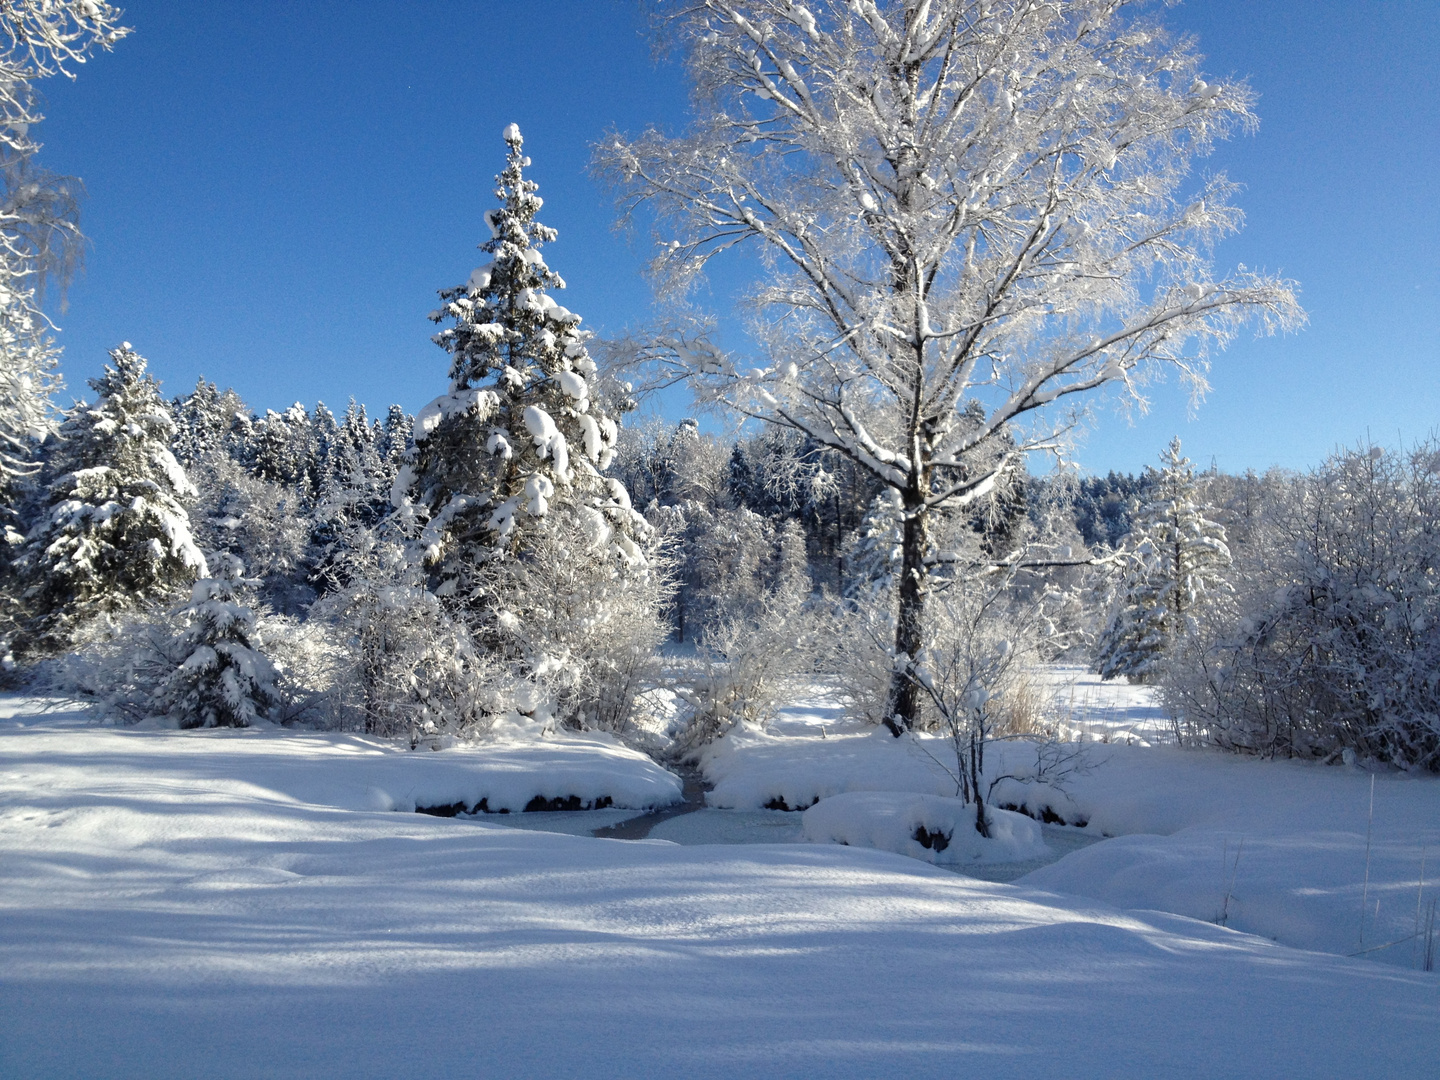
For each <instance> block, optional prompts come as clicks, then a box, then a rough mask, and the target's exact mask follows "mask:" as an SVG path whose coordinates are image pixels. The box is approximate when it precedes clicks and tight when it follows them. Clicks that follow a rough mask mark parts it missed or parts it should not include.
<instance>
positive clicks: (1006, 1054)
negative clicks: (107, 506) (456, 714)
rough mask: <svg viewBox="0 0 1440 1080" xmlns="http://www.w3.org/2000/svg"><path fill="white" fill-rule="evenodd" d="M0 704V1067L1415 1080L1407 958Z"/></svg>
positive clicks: (1419, 1033)
mask: <svg viewBox="0 0 1440 1080" xmlns="http://www.w3.org/2000/svg"><path fill="white" fill-rule="evenodd" d="M8 704H9V706H10V709H11V712H10V714H9V715H8V717H6V718H3V719H0V912H3V914H0V1075H3V1076H5V1077H10V1076H15V1077H47V1076H57V1077H58V1076H66V1077H69V1076H105V1077H128V1076H134V1077H146V1078H152V1077H157V1078H158V1077H171V1076H173V1077H194V1076H218V1077H229V1076H267V1077H274V1076H281V1077H284V1076H295V1077H312V1076H345V1077H369V1076H377V1077H379V1076H383V1077H429V1076H435V1077H441V1076H462V1075H463V1076H485V1077H505V1076H546V1077H551V1076H553V1077H566V1076H577V1077H586V1078H596V1077H610V1076H663V1077H679V1076H684V1077H704V1076H715V1077H722V1076H727V1077H728V1076H805V1077H814V1076H827V1077H828V1076H945V1077H953V1076H959V1075H967V1074H971V1073H983V1074H985V1075H989V1076H1024V1077H1027V1078H1029V1077H1034V1076H1037V1075H1040V1076H1046V1075H1052V1074H1056V1073H1063V1074H1064V1075H1066V1076H1073V1077H1087V1076H1116V1075H1128V1076H1155V1075H1227V1076H1257V1077H1258V1076H1265V1077H1271V1076H1278V1075H1291V1076H1419V1075H1426V1074H1428V1072H1429V1071H1430V1070H1432V1069H1433V1067H1434V1064H1435V1061H1436V1055H1437V1053H1440V982H1437V979H1436V977H1435V976H1434V975H1426V974H1421V973H1415V972H1410V971H1405V970H1400V969H1397V968H1394V967H1387V966H1383V965H1379V964H1374V963H1368V962H1365V961H1362V960H1347V959H1343V958H1340V957H1336V956H1330V955H1322V954H1318V953H1310V952H1301V951H1297V950H1291V949H1287V948H1283V947H1279V946H1276V945H1273V944H1271V943H1269V942H1267V941H1264V940H1262V939H1258V938H1254V937H1247V936H1244V935H1241V934H1238V933H1235V932H1233V931H1229V930H1225V929H1222V928H1220V927H1217V926H1214V925H1211V924H1207V923H1204V922H1196V921H1190V920H1186V919H1183V918H1178V917H1175V916H1172V915H1165V914H1160V913H1154V912H1150V913H1146V912H1123V911H1119V910H1117V909H1115V908H1112V907H1109V906H1107V905H1105V904H1103V903H1098V902H1095V901H1090V900H1082V899H1078V898H1073V897H1064V896H1059V895H1056V894H1053V893H1046V892H1042V891H1038V890H1035V889H1026V888H1014V887H1010V886H1005V885H993V884H988V883H984V882H979V881H976V880H973V879H969V878H965V877H961V876H958V875H955V874H952V873H948V872H945V871H942V870H938V869H934V868H932V867H929V866H927V865H925V864H923V863H920V862H918V861H915V860H912V859H906V858H903V857H901V856H898V855H891V854H886V853H882V852H874V851H866V850H860V849H856V848H853V847H840V846H835V845H812V844H789V845H751V846H709V847H680V846H677V845H675V844H671V843H667V842H664V841H657V840H649V841H640V842H625V841H609V840H595V839H590V838H581V837H572V836H562V835H557V834H551V833H540V832H531V831H526V830H520V829H512V828H502V827H499V826H496V825H492V824H489V823H487V821H486V820H485V819H459V820H457V819H445V818H434V817H429V816H425V815H421V814H414V813H399V812H394V811H384V810H378V809H367V808H366V807H367V806H369V805H371V803H370V802H369V801H367V800H372V799H373V798H374V796H373V794H372V793H370V790H369V789H370V788H372V787H375V786H376V779H375V775H376V772H377V770H378V769H382V768H393V769H395V770H400V769H403V768H406V767H414V768H422V769H430V768H434V767H437V766H438V764H439V763H443V762H444V761H445V759H446V758H447V756H448V755H450V754H451V753H452V752H450V751H445V752H442V753H439V754H430V753H429V752H428V751H421V752H419V753H420V754H421V755H424V756H422V757H421V758H419V759H418V763H417V764H415V765H412V766H404V765H395V766H381V765H378V764H377V762H376V761H375V760H372V759H373V758H375V757H376V756H377V753H376V752H375V750H374V748H373V747H369V748H366V747H362V746H360V745H359V743H358V742H357V741H356V740H354V739H352V738H350V737H343V736H323V735H297V734H293V733H280V732H210V733H205V732H199V733H195V732H189V733H180V732H170V733H160V732H134V731H117V730H113V729H106V728H94V727H87V726H84V725H83V723H80V722H77V721H76V720H75V719H74V718H69V717H65V716H63V715H62V716H49V717H44V716H40V717H37V716H34V715H30V714H26V713H25V712H23V711H22V710H20V709H18V708H17V703H16V702H15V700H14V699H10V700H9V702H8ZM22 725H23V726H22ZM393 756H395V757H397V758H399V759H400V760H401V761H405V760H409V761H411V762H417V758H416V756H415V755H411V754H405V753H403V752H400V751H395V752H394V755H393ZM456 760H463V755H456ZM430 761H433V762H435V763H436V765H431V764H427V762H430ZM397 775H398V773H397ZM1103 846H1104V845H1097V847H1103ZM1092 850H1093V849H1092ZM1082 854H1083V853H1082ZM1057 865H1061V864H1057Z"/></svg>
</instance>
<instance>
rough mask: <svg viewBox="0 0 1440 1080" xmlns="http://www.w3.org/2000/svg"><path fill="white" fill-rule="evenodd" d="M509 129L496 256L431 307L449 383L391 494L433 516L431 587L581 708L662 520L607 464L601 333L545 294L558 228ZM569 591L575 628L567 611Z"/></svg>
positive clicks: (611, 424)
mask: <svg viewBox="0 0 1440 1080" xmlns="http://www.w3.org/2000/svg"><path fill="white" fill-rule="evenodd" d="M504 139H505V144H506V146H507V148H508V157H507V160H506V165H505V170H504V171H503V172H502V173H501V174H500V175H499V177H497V189H496V195H497V196H498V197H499V199H500V200H501V206H500V207H499V208H498V209H495V210H491V211H489V212H488V213H487V214H486V217H485V220H486V222H487V224H489V226H490V230H491V238H490V239H489V240H488V241H486V242H485V243H484V244H482V245H481V250H482V251H484V252H486V253H487V254H489V255H490V256H491V261H489V262H488V263H486V264H485V265H484V266H481V267H480V268H479V269H477V270H475V271H474V273H472V274H471V275H470V278H469V280H468V281H467V282H466V283H465V284H464V285H461V286H458V287H456V288H452V289H446V290H443V291H442V292H441V294H440V296H441V299H442V300H443V301H444V306H443V307H442V308H441V309H440V310H439V311H437V312H435V313H434V315H433V316H432V318H433V319H434V320H435V321H436V322H438V323H450V324H451V325H449V326H447V327H446V328H445V329H443V330H441V331H440V332H439V333H438V334H437V335H436V336H435V341H436V342H437V343H438V344H440V345H441V346H442V347H443V348H445V350H446V351H447V352H449V353H450V354H451V356H452V363H451V367H450V392H449V393H448V394H445V395H444V396H442V397H439V398H437V399H436V400H435V401H433V402H431V403H430V404H429V405H427V406H426V407H425V408H424V409H422V410H421V411H420V413H419V414H418V415H417V416H416V418H415V428H414V434H415V445H414V448H413V449H412V451H411V452H410V455H409V460H408V461H407V463H406V465H405V466H404V467H403V468H402V469H401V472H400V475H399V476H398V477H397V479H396V483H395V487H394V492H393V501H394V502H395V504H396V506H397V507H399V508H400V509H401V510H402V512H404V513H411V512H413V513H415V514H416V515H417V516H418V518H419V519H420V525H421V528H420V532H419V546H420V549H421V557H422V559H423V563H424V565H425V567H426V570H427V574H428V579H429V584H430V587H431V588H432V590H433V591H434V593H435V594H436V595H437V596H439V597H441V598H442V599H443V600H444V601H445V603H446V605H447V606H448V607H449V608H450V609H451V610H452V611H454V612H456V613H457V614H458V615H460V617H462V618H463V620H464V621H465V622H466V624H467V625H468V626H469V628H470V630H471V632H472V633H473V634H474V635H475V637H476V639H477V640H478V641H479V642H480V643H482V645H483V646H484V647H485V648H488V649H490V650H491V651H492V652H495V653H497V654H498V655H501V656H504V657H506V658H508V659H509V660H511V661H512V662H514V663H515V664H517V665H518V666H519V667H520V668H521V669H523V670H525V671H527V672H529V673H530V674H532V675H536V676H537V677H539V676H542V675H543V676H544V677H545V678H547V679H549V680H550V681H551V683H552V684H553V685H554V686H557V687H568V688H569V689H568V690H566V691H565V692H564V693H563V694H562V696H565V697H566V698H567V700H568V701H569V704H568V705H559V707H560V709H561V711H562V712H564V713H567V714H568V718H569V719H577V718H578V717H579V715H580V713H581V712H583V711H584V709H583V705H580V704H578V701H579V699H580V698H583V696H584V694H583V692H582V691H581V685H580V676H581V674H582V673H583V671H584V669H585V667H586V665H587V663H588V662H589V661H590V660H591V659H595V658H597V657H599V656H601V655H603V653H604V651H605V638H606V634H607V633H608V632H610V631H611V630H613V629H614V628H613V626H612V625H611V623H610V619H611V617H612V613H613V611H614V609H615V603H614V599H615V596H614V594H616V593H618V592H622V591H623V590H624V589H625V585H626V582H627V580H628V578H629V577H630V576H632V575H634V576H643V575H645V574H646V573H647V572H648V571H647V567H646V559H645V554H644V552H643V550H642V549H641V547H640V544H639V543H637V540H642V539H643V538H644V537H645V535H646V534H647V532H648V530H649V526H648V525H647V524H646V522H645V519H644V518H642V517H641V516H640V515H639V514H637V513H635V512H634V511H633V510H632V509H631V506H630V500H629V496H628V495H627V493H626V491H625V488H624V485H623V484H621V483H620V482H619V481H617V480H613V479H610V480H607V479H606V478H605V477H604V476H602V475H601V473H602V471H603V470H604V469H605V468H606V467H607V466H608V465H609V464H610V460H611V457H612V456H613V453H614V446H615V442H616V437H617V431H618V429H617V425H616V423H615V421H614V420H613V419H612V418H611V417H610V416H609V415H608V414H607V411H606V408H605V405H604V401H603V400H602V399H601V397H600V395H599V394H597V392H596V388H597V381H596V366H595V363H594V362H593V361H592V360H591V358H590V356H589V354H588V352H587V350H586V344H585V343H586V340H587V339H588V337H589V334H588V333H587V332H585V331H582V330H581V329H580V328H579V327H580V317H579V316H578V315H575V314H572V313H571V312H569V311H567V310H566V309H565V308H563V307H561V306H560V305H559V304H557V303H556V302H555V301H554V300H553V299H552V298H551V296H550V295H549V292H548V290H551V289H559V288H563V287H564V281H563V280H562V279H561V278H560V276H559V275H558V274H556V273H555V272H554V271H552V270H551V269H550V268H549V267H548V266H546V264H545V260H544V259H543V257H542V256H541V254H540V245H542V244H545V243H548V242H550V241H552V240H554V238H555V235H556V234H555V231H554V230H553V229H550V228H547V227H546V226H544V225H542V224H540V223H539V222H538V221H536V220H535V215H536V213H537V212H538V211H539V209H540V207H541V200H540V198H539V197H538V196H537V195H536V194H535V190H536V185H535V183H534V182H533V181H530V180H527V179H525V177H524V169H525V167H526V165H527V164H528V159H527V158H526V157H525V156H524V154H523V152H522V146H523V142H522V139H521V136H520V130H519V128H518V127H516V126H515V125H514V124H511V125H510V126H509V127H507V128H506V129H505V133H504ZM577 575H578V577H577ZM552 579H553V580H552ZM582 593H583V594H584V597H583V598H582V597H581V596H580V594H582ZM561 595H563V596H564V597H565V598H566V599H565V601H564V603H563V604H561V605H560V608H564V609H567V610H570V611H572V613H573V614H574V615H575V620H574V621H572V622H569V623H568V625H559V624H557V622H556V620H555V617H554V616H555V614H556V611H557V610H559V608H557V607H555V606H554V605H553V604H552V600H553V599H554V598H555V597H556V596H561ZM631 614H632V616H633V615H634V614H635V613H633V612H632V613H631ZM532 616H533V618H532ZM557 704H558V703H557Z"/></svg>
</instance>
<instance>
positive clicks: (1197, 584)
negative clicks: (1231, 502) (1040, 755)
mask: <svg viewBox="0 0 1440 1080" xmlns="http://www.w3.org/2000/svg"><path fill="white" fill-rule="evenodd" d="M1160 461H1161V464H1162V465H1163V468H1161V469H1160V470H1159V471H1158V472H1157V471H1155V470H1153V469H1151V470H1150V482H1149V484H1148V485H1147V488H1146V491H1147V495H1146V499H1145V502H1144V504H1143V505H1142V506H1141V508H1140V512H1139V514H1138V515H1137V521H1136V525H1135V530H1134V532H1133V533H1132V534H1131V547H1132V552H1133V554H1134V557H1135V562H1134V569H1133V570H1132V571H1131V574H1130V576H1129V579H1128V581H1127V583H1126V586H1125V594H1124V599H1123V600H1122V601H1121V603H1120V605H1119V607H1118V608H1117V609H1116V610H1115V613H1114V614H1113V615H1112V616H1111V619H1110V623H1109V625H1108V626H1107V627H1106V629H1105V633H1104V634H1103V635H1102V636H1101V639H1100V648H1099V652H1098V654H1097V656H1096V658H1095V670H1096V671H1098V672H1099V673H1100V675H1101V676H1102V677H1103V678H1106V679H1113V678H1115V677H1116V676H1117V675H1125V676H1127V677H1128V678H1129V679H1130V680H1131V681H1132V682H1143V681H1145V680H1146V679H1147V678H1149V677H1151V676H1153V675H1155V674H1157V673H1158V670H1159V667H1160V665H1161V664H1163V663H1164V660H1165V657H1166V655H1167V654H1168V653H1169V652H1170V649H1171V647H1172V646H1173V644H1174V642H1175V640H1176V638H1177V637H1178V636H1179V635H1180V634H1182V633H1184V632H1185V628H1186V622H1187V619H1188V618H1189V617H1190V614H1191V612H1192V611H1193V610H1194V609H1195V608H1196V606H1197V605H1198V604H1200V603H1201V602H1202V601H1203V600H1204V599H1205V598H1206V597H1207V596H1208V595H1210V594H1213V593H1215V592H1216V591H1218V590H1221V589H1226V588H1228V585H1227V583H1226V582H1225V579H1224V576H1223V575H1224V572H1225V570H1226V569H1227V568H1228V567H1229V566H1230V549H1229V547H1227V546H1226V544H1225V530H1224V528H1222V527H1221V526H1220V525H1217V524H1216V523H1215V522H1213V521H1211V520H1209V519H1208V518H1207V517H1206V516H1205V515H1206V512H1207V508H1206V507H1203V506H1201V505H1200V503H1199V498H1198V492H1197V488H1196V484H1195V473H1194V470H1193V469H1191V467H1190V462H1189V460H1188V459H1186V458H1184V457H1181V456H1180V440H1179V439H1174V440H1172V441H1171V443H1170V445H1169V446H1168V447H1166V448H1165V452H1164V453H1163V454H1161V455H1160Z"/></svg>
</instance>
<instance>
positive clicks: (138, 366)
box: [61, 341, 195, 497]
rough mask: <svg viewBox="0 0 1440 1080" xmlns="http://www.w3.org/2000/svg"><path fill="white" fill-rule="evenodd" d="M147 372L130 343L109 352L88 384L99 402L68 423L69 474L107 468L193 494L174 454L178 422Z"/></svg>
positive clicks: (76, 412) (177, 494)
mask: <svg viewBox="0 0 1440 1080" xmlns="http://www.w3.org/2000/svg"><path fill="white" fill-rule="evenodd" d="M145 369H146V361H145V358H144V357H143V356H141V355H140V354H139V353H137V352H136V351H135V350H134V348H132V347H131V345H130V343H129V342H128V341H126V342H122V343H121V344H120V347H119V348H117V349H112V350H111V351H110V363H109V364H106V365H105V370H104V372H103V373H102V374H101V375H100V376H99V377H98V378H94V379H91V380H90V388H91V389H92V390H94V391H95V392H96V393H97V394H98V395H99V397H98V399H97V400H96V401H95V403H94V404H93V405H85V404H81V405H79V406H77V407H76V408H75V409H74V410H73V411H72V412H71V414H70V417H69V419H68V420H67V421H66V422H65V426H64V428H63V429H62V435H63V437H64V441H65V450H64V452H63V454H62V455H61V457H62V458H63V460H64V462H65V464H66V465H67V466H68V468H69V470H70V471H71V472H78V471H80V470H82V469H93V468H105V469H108V470H111V471H113V472H114V473H116V474H117V475H119V476H123V477H126V478H143V479H144V480H147V481H149V482H151V483H153V484H155V485H156V487H157V489H158V491H160V492H163V493H165V494H168V495H170V496H173V497H184V496H188V495H193V494H194V493H195V489H194V487H193V485H192V484H191V483H190V481H189V479H188V478H187V477H186V476H185V470H184V469H182V468H181V467H180V463H179V462H177V461H176V460H175V455H174V454H172V453H171V451H170V437H171V435H172V433H173V432H174V430H175V421H174V419H173V418H172V416H171V413H170V409H169V408H168V407H167V406H166V404H165V402H164V401H163V400H162V399H161V397H160V387H159V385H158V384H157V383H156V382H155V379H154V377H153V376H152V375H150V374H148V373H147V372H146V370H145Z"/></svg>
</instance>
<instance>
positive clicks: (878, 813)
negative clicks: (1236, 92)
mask: <svg viewBox="0 0 1440 1080" xmlns="http://www.w3.org/2000/svg"><path fill="white" fill-rule="evenodd" d="M988 818H989V822H990V835H989V836H988V837H985V836H981V835H980V834H979V833H978V832H977V831H976V830H975V808H974V807H973V806H967V805H966V804H965V803H963V802H961V801H960V800H959V799H951V798H945V797H943V796H939V795H911V794H908V793H906V792H900V791H852V792H848V793H846V794H843V795H835V796H832V797H831V798H828V799H822V800H820V802H818V803H816V804H815V805H814V806H812V807H810V809H809V810H806V811H805V814H804V817H803V818H802V822H803V825H804V829H805V839H807V840H809V841H810V842H811V843H815V844H848V845H849V846H850V847H868V848H878V849H879V850H881V851H893V852H895V853H896V854H897V855H908V856H910V858H912V859H922V860H924V861H925V862H930V863H936V864H939V865H946V866H949V865H956V864H965V863H1002V862H1023V861H1024V860H1026V859H1039V858H1043V857H1044V856H1045V855H1046V854H1047V853H1048V851H1049V849H1048V848H1047V847H1046V846H1045V841H1044V839H1043V838H1042V836H1041V833H1040V826H1039V825H1038V824H1036V823H1035V822H1034V821H1032V820H1031V819H1030V818H1028V817H1026V816H1025V815H1024V814H1014V813H1011V812H1010V811H1008V810H995V809H991V810H990V811H989V814H988Z"/></svg>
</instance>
